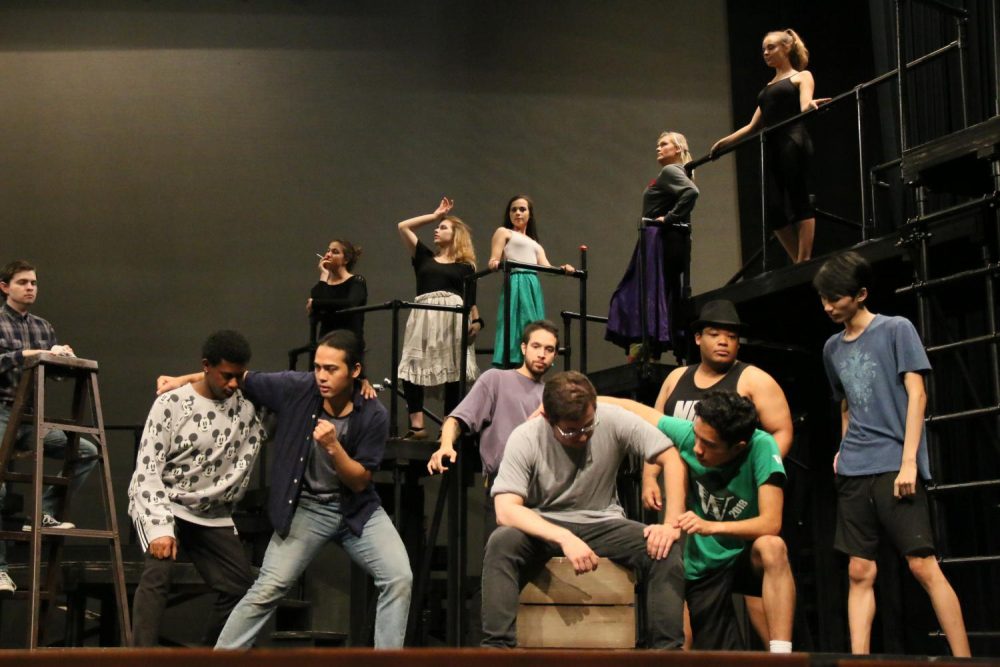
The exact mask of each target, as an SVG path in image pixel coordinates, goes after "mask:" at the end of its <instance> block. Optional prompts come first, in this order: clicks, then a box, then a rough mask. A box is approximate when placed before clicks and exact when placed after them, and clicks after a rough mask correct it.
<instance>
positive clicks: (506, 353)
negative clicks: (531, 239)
mask: <svg viewBox="0 0 1000 667" xmlns="http://www.w3.org/2000/svg"><path fill="white" fill-rule="evenodd" d="M510 274H511V269H510V266H508V264H507V262H506V260H505V261H504V263H503V303H504V316H505V317H506V318H507V320H506V321H505V322H504V327H503V357H502V359H503V367H504V368H510V327H511V312H512V311H511V303H510ZM497 326H499V323H498V324H497ZM494 354H496V352H495V351H494Z"/></svg>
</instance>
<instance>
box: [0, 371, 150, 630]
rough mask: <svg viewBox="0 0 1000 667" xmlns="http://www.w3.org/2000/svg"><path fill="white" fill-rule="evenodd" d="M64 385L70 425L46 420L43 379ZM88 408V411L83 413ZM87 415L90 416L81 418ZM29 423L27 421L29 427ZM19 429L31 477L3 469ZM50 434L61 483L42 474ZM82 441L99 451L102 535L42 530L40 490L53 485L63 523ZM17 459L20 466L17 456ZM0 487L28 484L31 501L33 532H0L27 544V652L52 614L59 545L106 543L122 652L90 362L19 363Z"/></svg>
mask: <svg viewBox="0 0 1000 667" xmlns="http://www.w3.org/2000/svg"><path fill="white" fill-rule="evenodd" d="M52 377H55V378H68V379H72V380H73V381H74V386H73V403H72V408H71V410H72V412H71V415H72V416H71V417H70V418H69V419H55V418H51V419H49V418H47V417H46V414H47V413H46V406H45V380H46V378H52ZM88 407H89V408H90V409H89V411H88ZM88 412H89V415H88V414H87V413H88ZM29 420H30V421H29ZM22 422H28V423H30V424H31V425H32V426H33V428H34V443H33V447H32V449H31V450H30V453H29V458H30V457H32V456H33V457H34V470H33V472H30V473H21V472H12V471H9V470H8V467H9V466H8V464H9V462H10V460H11V459H12V458H15V442H16V439H17V432H18V429H19V427H20V426H21V425H22ZM52 430H61V431H64V432H65V433H66V436H67V439H68V442H67V445H66V456H65V463H64V465H63V469H62V473H61V474H59V475H45V474H44V469H43V468H44V465H43V464H44V439H45V435H46V434H47V433H49V432H50V431H52ZM81 435H87V436H89V439H91V440H92V441H93V442H94V444H95V445H97V448H98V456H97V459H98V464H99V465H98V467H99V468H100V487H101V497H102V508H103V510H104V516H105V521H104V524H105V528H104V529H103V530H95V529H83V528H69V529H64V528H42V527H41V522H42V490H43V487H44V486H45V485H53V486H56V487H60V488H62V489H63V491H62V501H63V502H62V504H63V507H62V516H67V515H68V512H69V506H70V501H71V498H70V497H69V492H68V491H69V483H70V480H71V479H72V474H73V470H74V467H75V463H77V462H79V460H80V457H79V444H80V436H81ZM16 458H21V457H19V456H17V457H16ZM0 482H6V483H11V482H18V483H26V484H31V485H32V488H33V495H34V507H33V510H32V519H31V529H30V530H28V531H25V530H13V531H2V530H0V539H3V540H16V541H22V542H29V543H30V550H29V556H28V569H29V571H30V572H31V584H30V589H29V590H27V591H18V592H16V593H15V594H14V598H15V599H30V600H31V615H30V619H29V622H28V642H27V645H28V648H31V649H35V648H38V647H39V644H40V643H41V642H42V639H43V633H44V630H45V626H46V620H47V619H48V615H49V613H50V611H51V609H52V607H53V605H52V604H51V602H52V601H53V600H54V598H55V596H56V595H57V593H58V586H59V579H60V577H59V575H60V570H61V567H60V559H61V556H62V547H63V543H64V542H65V538H68V537H69V538H82V539H93V540H105V541H107V543H108V546H109V548H110V551H111V554H110V565H111V571H112V579H113V582H114V588H115V601H116V606H117V608H118V621H119V623H118V625H119V631H120V639H121V643H122V645H123V646H129V645H130V644H131V641H132V628H131V623H130V621H129V610H128V600H127V597H126V594H125V576H124V571H123V569H122V551H121V541H120V539H119V532H118V518H117V515H116V514H115V503H114V495H113V493H112V488H111V468H110V462H109V460H108V448H107V437H106V435H105V432H104V417H103V415H102V413H101V397H100V392H99V391H98V387H97V362H96V361H93V360H90V359H78V358H76V357H65V356H59V355H55V354H52V353H49V352H43V353H41V354H38V355H36V356H32V357H29V358H26V359H25V360H24V371H23V373H22V375H21V381H20V383H19V384H18V386H17V393H16V394H15V397H14V403H13V405H12V407H11V415H10V420H9V422H8V424H7V430H6V432H5V433H4V437H3V442H2V443H0ZM43 542H44V543H46V546H47V547H48V550H47V551H48V559H47V572H46V581H45V586H44V587H43V586H42V585H41V584H42V544H43Z"/></svg>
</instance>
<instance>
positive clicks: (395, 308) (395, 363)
mask: <svg viewBox="0 0 1000 667" xmlns="http://www.w3.org/2000/svg"><path fill="white" fill-rule="evenodd" d="M399 306H400V301H399V300H398V299H396V300H393V301H392V349H390V350H389V355H390V356H389V378H390V379H391V380H392V391H391V392H389V415H390V416H391V419H390V420H389V437H390V438H398V437H399V425H398V424H397V421H398V419H399V397H398V395H397V393H396V392H397V389H398V387H399Z"/></svg>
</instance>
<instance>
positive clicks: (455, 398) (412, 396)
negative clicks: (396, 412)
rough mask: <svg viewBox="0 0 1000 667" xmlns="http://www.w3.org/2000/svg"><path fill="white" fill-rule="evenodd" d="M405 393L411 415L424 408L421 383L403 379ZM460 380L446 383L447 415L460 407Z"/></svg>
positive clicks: (445, 414) (445, 412) (445, 403)
mask: <svg viewBox="0 0 1000 667" xmlns="http://www.w3.org/2000/svg"><path fill="white" fill-rule="evenodd" d="M403 395H404V396H405V397H406V410H407V412H409V413H410V414H411V415H412V414H415V413H417V412H420V411H422V410H423V409H424V388H423V387H422V386H421V385H419V384H413V383H412V382H407V381H406V380H403ZM459 398H460V397H459V395H458V382H445V383H444V414H443V415H441V417H442V418H444V417H447V416H448V415H449V414H450V413H451V411H452V410H454V409H455V408H457V407H458V402H459Z"/></svg>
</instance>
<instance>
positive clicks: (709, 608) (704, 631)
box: [684, 542, 763, 651]
mask: <svg viewBox="0 0 1000 667" xmlns="http://www.w3.org/2000/svg"><path fill="white" fill-rule="evenodd" d="M752 548H753V545H752V543H750V542H748V543H747V548H746V549H744V550H743V553H742V554H740V556H739V558H737V559H736V560H735V561H734V562H733V564H732V565H730V566H729V567H724V568H720V569H718V570H715V571H714V572H711V573H709V574H708V575H706V576H704V577H702V578H701V579H691V580H688V581H687V582H686V583H687V585H686V588H685V592H684V598H685V600H686V601H687V604H688V612H689V613H690V614H691V635H692V639H693V643H692V648H695V649H698V650H708V651H745V650H747V648H748V646H747V641H746V638H745V637H744V636H743V633H742V632H741V631H740V625H741V624H740V622H739V620H738V619H737V617H736V609H735V607H734V606H733V594H734V593H741V594H743V595H751V596H754V597H760V594H761V585H762V584H763V572H761V573H757V572H754V569H753V564H752V563H751V561H750V552H751V550H752Z"/></svg>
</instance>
